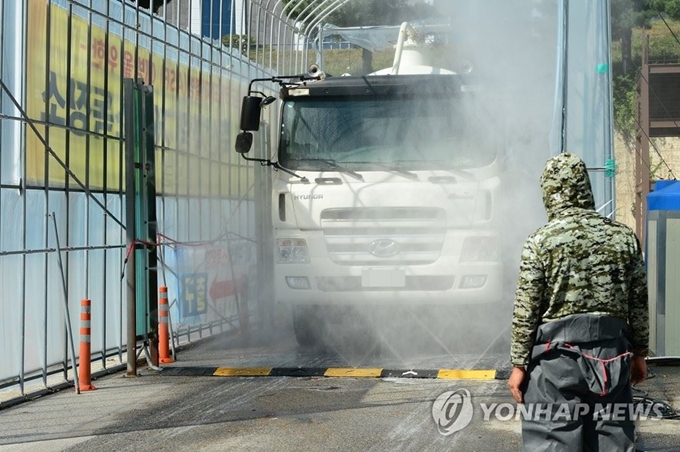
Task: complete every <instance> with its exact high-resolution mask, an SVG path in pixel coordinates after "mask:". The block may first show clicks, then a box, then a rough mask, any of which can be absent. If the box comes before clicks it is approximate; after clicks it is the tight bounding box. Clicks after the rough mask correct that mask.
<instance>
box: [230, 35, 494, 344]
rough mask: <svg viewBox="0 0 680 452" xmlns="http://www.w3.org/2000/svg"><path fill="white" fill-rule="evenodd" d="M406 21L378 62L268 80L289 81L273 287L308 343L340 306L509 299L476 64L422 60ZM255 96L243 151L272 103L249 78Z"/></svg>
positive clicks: (276, 186) (245, 114) (490, 142)
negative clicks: (391, 54) (347, 72)
mask: <svg viewBox="0 0 680 452" xmlns="http://www.w3.org/2000/svg"><path fill="white" fill-rule="evenodd" d="M411 31H412V30H411V29H410V27H409V26H408V24H404V25H403V26H402V28H401V31H400V38H399V42H398V44H397V47H396V56H395V59H394V66H393V67H392V68H389V69H386V70H384V71H379V72H377V73H375V74H371V75H369V76H341V77H325V76H324V75H323V73H321V72H320V71H318V69H317V68H313V70H312V71H310V75H309V76H308V77H305V76H296V77H295V78H292V77H291V78H282V79H277V78H274V79H271V81H278V82H280V83H281V87H282V88H281V94H280V100H281V101H282V105H281V109H282V110H281V115H280V117H281V123H280V126H279V127H280V129H279V131H280V141H279V143H278V150H277V160H276V162H271V161H269V160H264V161H263V162H265V163H267V164H269V165H272V166H274V167H276V168H277V169H279V171H276V172H272V174H273V176H272V177H274V182H273V192H272V198H273V199H272V206H273V211H272V222H273V231H274V234H275V246H276V250H275V253H274V260H275V261H274V275H275V283H274V292H275V297H276V301H277V302H284V303H287V304H290V305H292V307H293V324H294V328H295V334H296V338H297V341H298V343H299V344H301V345H312V344H315V343H317V341H319V340H320V339H321V338H320V336H321V334H322V332H323V327H324V321H325V319H326V318H327V317H328V315H329V312H330V311H331V310H332V309H335V308H338V307H350V308H369V307H380V306H382V307H388V308H391V307H394V306H404V305H408V306H417V305H430V306H432V305H435V306H442V305H443V306H461V307H462V306H465V305H470V304H477V305H479V304H484V303H493V302H498V301H500V300H501V292H502V286H503V264H502V257H501V248H502V247H501V243H500V238H499V235H498V233H497V226H498V221H499V218H498V216H499V215H498V213H497V212H498V208H497V207H498V202H499V187H500V177H499V174H500V173H501V168H500V164H499V159H498V155H499V147H500V143H499V142H498V141H499V140H497V139H496V137H495V136H493V134H489V133H488V129H487V128H486V127H485V126H484V121H485V116H484V109H483V108H482V107H481V105H480V102H479V101H478V94H479V93H478V86H477V85H475V83H474V77H473V75H472V74H456V73H454V72H452V71H447V70H444V69H439V68H436V67H433V66H431V65H428V62H427V61H426V56H425V52H423V51H422V50H423V48H424V47H426V45H425V44H423V43H420V42H415V40H414V39H413V35H412V33H411ZM256 81H257V80H256ZM248 94H249V95H248V96H247V97H246V98H245V99H244V106H243V110H242V121H241V126H242V129H243V133H241V134H240V135H239V137H238V139H237V145H236V149H237V151H238V152H239V153H241V154H242V155H243V156H244V157H245V158H247V157H246V156H245V154H246V153H247V152H248V151H249V150H250V147H251V145H252V140H253V136H252V133H251V132H252V131H256V130H258V128H259V121H260V110H261V108H262V107H263V106H264V105H267V104H269V103H272V102H273V101H274V100H275V99H274V98H272V97H262V96H261V95H259V94H258V93H257V92H255V91H252V83H251V90H250V92H249V93H248ZM247 159H248V158H247ZM249 160H258V159H249ZM260 161H262V160H260Z"/></svg>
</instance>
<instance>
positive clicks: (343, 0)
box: [305, 0, 352, 65]
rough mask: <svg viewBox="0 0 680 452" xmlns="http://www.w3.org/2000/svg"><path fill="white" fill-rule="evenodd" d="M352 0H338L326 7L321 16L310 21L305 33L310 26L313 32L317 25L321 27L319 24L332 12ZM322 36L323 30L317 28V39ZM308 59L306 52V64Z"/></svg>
mask: <svg viewBox="0 0 680 452" xmlns="http://www.w3.org/2000/svg"><path fill="white" fill-rule="evenodd" d="M350 1H352V0H336V2H335V3H334V5H331V7H330V8H328V9H326V10H325V11H324V12H323V13H321V16H319V17H318V18H317V20H316V21H312V22H310V23H309V24H308V25H307V28H305V33H306V32H307V29H308V28H309V29H311V30H312V32H314V30H315V29H316V28H317V27H319V26H320V25H321V24H322V22H323V21H324V20H325V19H326V18H327V17H328V16H330V15H331V14H333V13H334V12H335V11H337V10H338V9H340V8H341V7H343V6H345V5H346V4H347V3H349V2H350ZM310 35H311V33H310V34H308V35H307V36H308V37H309V36H310ZM320 36H321V32H320V31H319V30H317V34H316V37H315V40H317V39H319V37H320ZM320 45H321V46H323V42H321V43H320ZM305 47H306V45H305ZM319 51H320V52H321V50H319ZM306 59H307V54H305V65H307V63H308V61H307V60H306Z"/></svg>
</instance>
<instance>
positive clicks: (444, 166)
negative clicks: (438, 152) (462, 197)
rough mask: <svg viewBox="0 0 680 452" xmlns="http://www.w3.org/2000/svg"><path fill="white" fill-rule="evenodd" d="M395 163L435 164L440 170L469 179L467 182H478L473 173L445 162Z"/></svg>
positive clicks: (415, 161)
mask: <svg viewBox="0 0 680 452" xmlns="http://www.w3.org/2000/svg"><path fill="white" fill-rule="evenodd" d="M394 163H396V164H400V163H434V164H436V165H439V166H440V168H437V169H441V170H444V171H449V172H451V173H453V174H455V175H457V176H460V177H462V178H464V179H467V180H477V178H476V177H475V175H474V174H472V173H471V172H469V171H466V170H463V169H460V168H456V167H455V166H453V165H452V164H451V163H449V162H447V161H445V160H396V161H395V162H394Z"/></svg>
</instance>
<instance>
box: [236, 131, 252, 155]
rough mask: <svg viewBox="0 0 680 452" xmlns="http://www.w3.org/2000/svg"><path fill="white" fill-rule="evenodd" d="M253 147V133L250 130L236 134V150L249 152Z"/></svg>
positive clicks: (244, 152)
mask: <svg viewBox="0 0 680 452" xmlns="http://www.w3.org/2000/svg"><path fill="white" fill-rule="evenodd" d="M252 147H253V134H252V133H250V132H241V133H239V134H238V135H236V152H238V153H239V154H247V153H248V152H250V148H252Z"/></svg>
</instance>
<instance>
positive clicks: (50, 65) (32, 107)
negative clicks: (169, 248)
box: [26, 0, 252, 198]
mask: <svg viewBox="0 0 680 452" xmlns="http://www.w3.org/2000/svg"><path fill="white" fill-rule="evenodd" d="M28 4H29V27H28V30H29V37H28V40H27V42H28V55H27V56H28V63H27V67H28V71H27V105H26V107H27V112H28V115H29V117H30V118H32V119H34V120H36V121H40V122H41V124H43V125H42V126H40V127H38V130H39V131H40V133H41V134H42V135H43V137H45V138H46V139H47V140H48V143H49V145H50V147H51V148H52V149H53V150H54V151H55V152H56V153H57V154H58V155H59V157H60V158H61V159H62V160H63V161H64V162H66V164H67V165H68V167H69V168H70V170H71V171H72V172H73V173H74V174H75V175H76V176H77V177H78V178H79V179H80V180H81V181H82V182H83V183H85V184H86V185H87V186H88V188H89V189H91V190H104V189H105V190H107V191H118V190H124V166H125V165H124V154H125V148H124V142H123V140H122V136H123V105H124V104H123V95H122V92H123V79H124V78H137V79H142V80H143V81H144V82H145V83H147V84H150V85H152V86H153V90H154V109H155V114H154V116H155V127H154V129H155V141H156V146H157V153H156V167H157V170H156V177H157V181H156V189H157V191H158V192H159V193H164V194H169V195H180V196H181V195H187V196H215V197H225V198H227V197H228V198H240V197H242V196H243V195H245V193H246V192H247V190H248V186H247V185H248V183H250V184H252V172H251V171H249V170H248V169H247V168H246V167H245V166H244V165H243V162H242V161H240V160H237V159H238V156H237V154H236V153H235V152H234V151H233V137H235V132H236V131H237V130H236V124H237V122H238V120H237V119H238V118H237V114H238V113H237V112H238V104H239V103H240V99H241V97H242V96H243V94H244V91H243V90H242V89H244V88H242V86H241V83H240V82H239V81H238V78H237V77H236V76H233V77H232V78H231V79H229V78H226V77H221V74H217V73H214V72H212V71H211V69H210V68H198V67H190V66H189V65H188V64H180V63H179V62H178V61H174V60H172V59H169V58H164V57H163V55H160V54H157V53H151V52H150V51H149V50H148V49H146V48H144V47H142V46H135V44H134V42H131V41H128V40H123V39H121V37H120V36H118V35H116V34H114V33H107V32H106V30H104V29H102V28H99V27H96V26H93V25H92V26H91V25H90V23H88V21H87V20H85V19H84V18H82V17H78V16H76V15H72V16H71V18H70V19H71V20H70V21H69V14H68V12H67V11H66V10H64V9H63V8H60V7H58V6H56V5H51V6H48V3H47V1H38V0H36V1H31V2H29V3H28ZM48 21H49V28H48ZM69 26H70V36H69V33H67V31H66V30H68V28H69ZM48 30H51V33H50V35H49V37H48V35H47V31H48ZM69 38H70V40H69ZM184 55H185V56H186V59H187V61H189V58H190V56H189V55H188V54H184ZM194 60H195V61H198V59H197V58H194ZM194 60H192V61H194ZM201 69H204V70H201ZM234 106H236V107H234ZM45 124H49V126H46V125H45ZM27 135H28V136H27V151H26V152H27V162H26V175H27V181H28V183H29V184H31V185H36V186H43V185H44V184H45V183H47V184H48V185H49V186H52V187H65V186H66V185H69V187H71V188H73V189H77V188H78V187H77V185H76V184H75V183H74V181H73V180H71V178H69V177H68V176H67V174H66V172H65V171H64V169H63V168H62V167H61V166H60V165H59V164H58V163H57V162H56V161H55V160H54V159H52V158H49V159H47V160H46V158H45V155H46V152H45V149H44V146H43V145H42V143H41V142H40V140H39V139H38V137H36V136H35V134H33V133H32V132H31V131H29V132H28V133H27ZM247 173H250V175H248V176H247V175H246V174H247Z"/></svg>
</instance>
